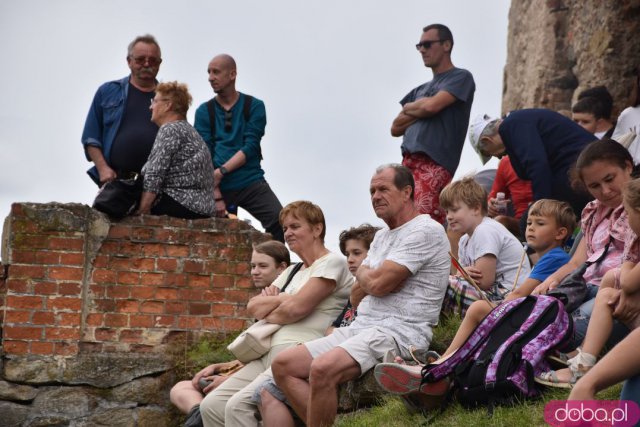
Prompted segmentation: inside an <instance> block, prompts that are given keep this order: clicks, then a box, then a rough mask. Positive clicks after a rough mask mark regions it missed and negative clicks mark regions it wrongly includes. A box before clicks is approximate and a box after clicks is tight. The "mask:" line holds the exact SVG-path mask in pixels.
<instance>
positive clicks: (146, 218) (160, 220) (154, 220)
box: [138, 215, 166, 227]
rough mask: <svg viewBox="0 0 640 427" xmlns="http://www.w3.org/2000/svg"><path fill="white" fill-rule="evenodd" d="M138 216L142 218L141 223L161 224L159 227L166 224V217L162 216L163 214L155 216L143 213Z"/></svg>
mask: <svg viewBox="0 0 640 427" xmlns="http://www.w3.org/2000/svg"><path fill="white" fill-rule="evenodd" d="M138 218H140V219H141V221H140V222H139V224H144V225H154V226H159V227H163V226H165V225H166V224H165V223H166V221H165V218H166V217H162V216H155V215H142V216H139V217H138Z"/></svg>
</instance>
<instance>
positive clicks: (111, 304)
mask: <svg viewBox="0 0 640 427" xmlns="http://www.w3.org/2000/svg"><path fill="white" fill-rule="evenodd" d="M94 304H95V306H96V310H97V311H100V312H103V313H105V312H110V311H113V310H115V308H116V302H115V301H114V300H112V299H96V300H94Z"/></svg>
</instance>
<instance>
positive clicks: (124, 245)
mask: <svg viewBox="0 0 640 427" xmlns="http://www.w3.org/2000/svg"><path fill="white" fill-rule="evenodd" d="M118 253H119V254H120V255H128V256H130V257H138V256H140V254H141V253H142V245H141V244H140V243H136V242H120V249H119V250H118Z"/></svg>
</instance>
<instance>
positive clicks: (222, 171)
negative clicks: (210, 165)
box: [218, 166, 229, 176]
mask: <svg viewBox="0 0 640 427" xmlns="http://www.w3.org/2000/svg"><path fill="white" fill-rule="evenodd" d="M218 169H220V173H221V174H222V176H225V175H226V174H228V173H229V171H228V170H227V168H225V167H224V166H220V167H219V168H218Z"/></svg>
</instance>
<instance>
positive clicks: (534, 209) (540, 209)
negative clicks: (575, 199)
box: [529, 199, 576, 244]
mask: <svg viewBox="0 0 640 427" xmlns="http://www.w3.org/2000/svg"><path fill="white" fill-rule="evenodd" d="M531 215H535V216H546V217H551V218H553V219H554V220H555V221H556V224H557V225H558V227H564V228H566V229H567V235H566V236H565V238H564V240H563V241H562V244H564V243H566V241H567V239H568V238H569V237H571V235H572V234H573V229H574V228H575V227H576V215H575V214H574V213H573V209H571V206H570V205H569V203H567V202H561V201H559V200H551V199H540V200H538V201H536V202H535V203H534V204H532V205H531V207H530V208H529V216H531Z"/></svg>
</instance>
